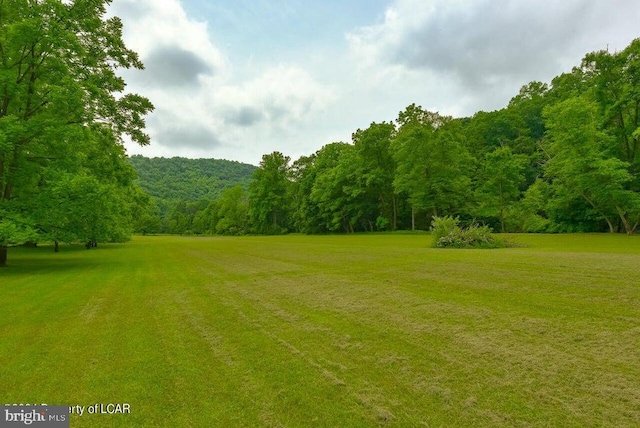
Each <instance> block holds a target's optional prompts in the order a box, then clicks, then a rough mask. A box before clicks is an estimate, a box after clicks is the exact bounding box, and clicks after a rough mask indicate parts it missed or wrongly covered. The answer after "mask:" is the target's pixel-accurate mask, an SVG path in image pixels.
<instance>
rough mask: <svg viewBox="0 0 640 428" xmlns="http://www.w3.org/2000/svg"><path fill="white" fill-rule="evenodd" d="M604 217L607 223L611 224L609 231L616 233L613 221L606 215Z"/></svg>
mask: <svg viewBox="0 0 640 428" xmlns="http://www.w3.org/2000/svg"><path fill="white" fill-rule="evenodd" d="M604 219H605V221H606V222H607V224H608V225H609V233H616V228H615V227H613V223H611V220H609V219H608V218H606V217H605V218H604Z"/></svg>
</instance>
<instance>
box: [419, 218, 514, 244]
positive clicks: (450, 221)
mask: <svg viewBox="0 0 640 428" xmlns="http://www.w3.org/2000/svg"><path fill="white" fill-rule="evenodd" d="M431 231H432V233H433V237H434V241H433V242H434V246H435V247H436V248H502V247H506V246H507V244H506V242H504V241H502V240H500V239H497V238H495V237H494V236H493V235H492V234H491V229H490V228H489V227H488V226H480V225H478V224H475V223H474V224H472V225H471V226H469V227H466V228H463V227H461V226H460V220H459V219H458V218H457V217H455V218H454V217H451V216H446V217H435V218H434V219H433V222H432V223H431Z"/></svg>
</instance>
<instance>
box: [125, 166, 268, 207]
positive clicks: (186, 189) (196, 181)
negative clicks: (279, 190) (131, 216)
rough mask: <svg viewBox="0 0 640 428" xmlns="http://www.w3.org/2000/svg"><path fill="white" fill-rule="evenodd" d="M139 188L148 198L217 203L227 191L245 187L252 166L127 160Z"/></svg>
mask: <svg viewBox="0 0 640 428" xmlns="http://www.w3.org/2000/svg"><path fill="white" fill-rule="evenodd" d="M129 160H130V162H131V164H132V165H133V167H134V168H135V170H136V172H137V173H138V181H137V182H138V185H139V186H140V187H142V189H144V190H145V191H146V192H147V193H148V194H149V195H150V196H153V197H155V198H159V199H165V200H176V199H179V200H183V201H186V202H191V201H197V200H201V199H217V198H218V197H219V196H220V194H221V193H222V191H223V190H224V189H225V188H227V187H233V186H235V185H237V184H240V185H241V186H243V187H246V186H248V184H249V181H250V179H251V174H253V172H254V171H255V170H256V167H255V166H253V165H249V164H245V163H240V162H236V161H228V160H223V159H187V158H182V157H173V158H147V157H144V156H140V155H135V156H131V157H130V158H129Z"/></svg>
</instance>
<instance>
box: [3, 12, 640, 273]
mask: <svg viewBox="0 0 640 428" xmlns="http://www.w3.org/2000/svg"><path fill="white" fill-rule="evenodd" d="M107 3H108V2H107V1H104V0H92V1H69V2H62V1H60V0H42V1H37V2H30V1H24V0H17V1H12V2H0V266H4V265H5V264H6V261H7V254H8V248H9V247H10V246H12V245H19V244H23V243H26V242H33V243H35V242H49V243H52V244H54V248H55V249H56V250H57V248H58V243H59V242H82V243H85V244H86V245H87V248H91V247H92V246H95V245H96V243H97V242H114V241H124V240H127V239H128V238H129V236H130V234H131V233H132V232H133V231H137V232H139V233H177V234H229V235H240V234H246V233H259V234H280V233H288V232H301V233H352V232H359V231H387V230H413V229H428V228H429V225H430V224H431V221H432V219H433V218H434V217H437V216H444V215H450V216H455V217H459V218H460V220H461V222H462V223H463V224H464V223H465V222H467V223H469V222H473V221H476V222H480V223H484V224H487V225H489V226H491V227H492V228H493V229H494V230H497V231H502V232H587V231H594V232H603V231H608V232H624V233H627V234H633V233H634V232H635V231H636V230H637V228H638V224H639V223H640V150H639V149H640V39H636V40H634V41H633V42H632V43H631V44H630V45H629V46H628V47H627V48H625V49H624V50H622V51H620V52H609V51H599V52H593V53H590V54H587V55H586V56H585V57H584V59H583V61H582V63H581V64H580V66H578V67H575V68H574V69H573V70H571V71H570V72H568V73H565V74H562V75H560V76H558V77H556V78H555V79H553V81H552V82H550V84H546V83H541V82H531V83H529V84H527V85H525V86H524V87H522V89H521V90H520V92H519V93H518V94H517V95H515V96H514V97H513V98H512V99H511V101H510V102H509V104H508V105H507V106H506V107H505V108H503V109H501V110H498V111H493V112H478V113H477V114H475V115H474V116H473V117H467V118H452V117H448V116H444V115H441V114H439V113H437V112H431V111H428V110H425V109H423V108H421V107H420V106H417V105H415V104H412V105H410V106H408V107H407V108H406V109H405V110H404V111H402V112H400V113H399V115H398V117H397V118H396V119H395V120H394V121H391V122H382V123H372V124H371V125H370V126H369V127H368V128H366V129H358V130H357V131H356V132H354V133H353V135H352V140H351V141H350V142H333V143H330V144H327V145H325V146H324V147H322V148H321V149H320V150H318V151H317V152H315V153H313V154H309V155H308V156H302V157H300V158H299V159H297V160H294V161H292V160H291V159H290V158H289V157H288V156H285V155H284V154H282V153H280V152H274V153H271V154H267V155H264V156H263V157H262V161H261V162H260V166H259V167H258V168H255V167H252V166H250V165H243V164H240V163H238V162H229V161H215V160H202V159H200V160H187V159H182V158H172V159H147V158H144V157H141V156H133V157H131V158H127V156H126V153H125V150H124V146H123V140H122V138H123V136H124V135H127V136H128V137H129V138H130V139H131V140H132V141H134V142H137V143H139V144H141V145H146V144H148V143H149V142H150V141H149V137H148V135H146V134H145V132H144V128H145V122H144V117H145V115H146V114H147V113H148V112H150V111H152V110H153V105H152V104H151V102H150V101H149V100H148V99H146V98H144V97H141V96H139V95H137V94H127V93H125V92H124V89H125V82H124V80H123V79H122V78H121V77H119V76H118V74H117V73H116V70H118V69H122V68H142V63H141V62H140V61H139V59H138V56H137V54H136V53H135V52H133V51H131V50H129V49H127V48H126V46H125V45H124V43H123V41H122V23H121V21H120V19H118V18H117V17H107V16H106V9H105V7H106V4H107ZM134 167H135V169H136V170H137V175H138V177H139V179H138V181H136V171H135V170H134ZM249 174H251V178H250V179H248V176H249Z"/></svg>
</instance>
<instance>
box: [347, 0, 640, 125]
mask: <svg viewBox="0 0 640 428" xmlns="http://www.w3.org/2000/svg"><path fill="white" fill-rule="evenodd" d="M623 10H624V11H625V12H624V13H625V14H626V15H624V16H622V15H621V14H620V13H621V11H623ZM639 19H640V9H638V8H637V5H634V4H633V1H632V0H627V1H625V0H614V1H604V0H596V1H592V0H589V1H586V0H564V1H562V2H558V1H556V0H539V1H535V2H524V1H520V0H475V1H472V0H432V1H430V2H424V1H422V0H396V1H394V2H393V4H392V5H391V6H390V7H389V8H388V9H387V11H386V14H385V18H384V21H383V22H382V23H380V24H377V25H372V26H368V27H362V28H359V29H356V30H355V31H353V32H351V33H349V34H348V35H347V40H348V43H349V46H350V49H351V51H352V53H353V54H354V56H355V57H356V58H357V59H358V61H359V64H360V72H361V74H362V75H368V76H373V78H374V79H377V80H379V81H382V80H385V79H391V80H392V81H398V80H402V79H404V78H407V77H409V76H411V75H412V74H413V75H414V76H415V75H416V73H417V74H418V75H422V76H423V77H425V80H426V85H427V86H429V85H432V86H433V90H436V89H437V87H438V86H441V85H443V84H444V85H447V84H449V85H453V86H455V87H457V88H458V90H457V91H456V92H457V93H452V94H451V96H450V97H449V104H451V106H450V109H453V110H460V109H461V107H463V108H462V109H463V110H473V109H476V108H481V106H483V105H484V106H489V107H490V108H499V107H501V106H504V105H505V104H506V99H508V97H509V96H512V95H515V93H517V90H518V88H519V87H520V86H522V85H524V84H526V83H528V82H529V81H531V80H549V79H551V78H553V77H554V76H555V75H557V74H559V73H561V72H564V71H568V70H570V68H571V66H573V65H577V64H579V62H580V59H581V58H582V56H583V55H584V54H586V53H587V52H589V51H592V50H597V49H602V48H605V47H606V46H607V45H608V44H611V45H612V47H617V48H619V49H622V48H624V47H625V46H626V44H628V43H629V42H630V40H631V38H632V37H633V36H630V35H632V34H634V32H635V28H636V25H637V22H638V20H639ZM616 33H617V34H618V35H617V36H613V37H612V35H613V34H616ZM434 81H437V82H438V83H433V82H434ZM465 94H466V97H467V102H466V104H467V105H466V106H463V105H462V104H461V103H460V101H458V100H459V97H460V96H463V95H465ZM470 95H471V97H472V99H470V98H469V96H470ZM473 98H474V99H475V101H474V100H473ZM505 98H506V99H505ZM485 108H486V107H485ZM467 113H468V114H469V113H473V111H467Z"/></svg>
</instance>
